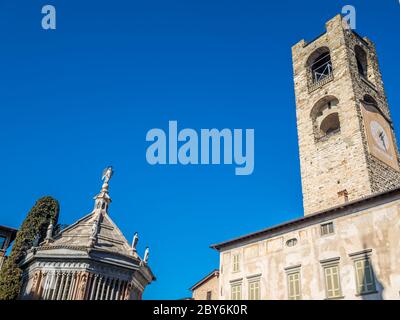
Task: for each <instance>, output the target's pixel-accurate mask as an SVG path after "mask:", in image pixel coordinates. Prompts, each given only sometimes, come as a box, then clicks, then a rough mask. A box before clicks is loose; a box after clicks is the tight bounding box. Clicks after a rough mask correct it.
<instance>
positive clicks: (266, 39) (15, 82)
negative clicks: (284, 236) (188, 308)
mask: <svg viewBox="0 0 400 320" xmlns="http://www.w3.org/2000/svg"><path fill="white" fill-rule="evenodd" d="M45 4H53V5H55V7H56V9H57V30H55V31H44V30H43V29H41V17H42V14H41V7H42V6H43V5H45ZM345 4H352V5H354V6H355V7H356V9H357V31H358V33H360V34H362V35H367V36H369V37H370V38H371V39H372V40H374V41H375V42H376V46H377V50H378V55H379V58H380V65H381V69H382V73H383V79H384V81H385V85H386V91H387V95H388V99H389V104H390V106H391V111H392V116H393V120H394V124H395V128H397V127H398V125H399V124H400V113H399V110H398V108H397V106H398V105H399V103H400V96H399V94H398V91H399V90H398V89H399V88H398V83H399V81H398V75H399V74H400V67H399V63H398V59H399V56H398V52H399V50H400V44H399V42H398V37H399V35H398V33H399V21H400V19H399V16H400V4H399V3H398V1H396V0H391V1H389V0H386V1H351V2H348V1H323V2H321V1H316V0H304V1H276V2H269V1H261V0H260V1H254V0H250V1H249V0H246V1H244V0H239V1H225V0H224V1H220V0H202V1H186V0H180V1H176V0H170V1H164V0H163V1H162V0H153V1H136V0H114V1H112V2H110V1H107V2H106V1H76V0H75V1H73V0H69V1H59V0H52V1H50V0H49V1H46V2H45V1H36V0H31V1H29V3H28V2H27V1H21V0H13V1H5V0H1V1H0V39H1V50H0V58H1V59H0V61H1V62H0V68H1V70H0V108H1V117H0V146H1V157H0V166H1V167H2V168H3V170H2V174H1V184H0V192H1V195H2V201H1V203H2V208H1V210H0V224H2V225H8V226H12V227H18V226H19V225H20V223H21V222H22V220H23V219H24V217H25V215H26V213H27V212H28V210H29V209H30V207H31V206H32V205H33V204H34V202H35V200H36V199H37V198H39V197H41V196H43V195H52V196H54V197H55V198H57V199H58V200H59V201H60V204H61V216H60V221H59V222H60V223H66V224H70V223H73V222H74V221H75V220H77V219H78V218H80V217H82V216H83V215H85V214H87V213H89V212H90V211H91V210H92V206H93V201H92V197H93V196H94V195H95V194H96V193H97V192H98V191H99V189H100V186H101V181H100V175H101V172H102V169H103V168H104V167H106V166H107V165H113V166H114V168H115V175H114V177H113V179H112V181H111V183H110V193H111V196H112V198H113V203H112V205H111V208H110V215H111V217H112V218H113V220H114V221H115V222H116V223H117V225H118V226H119V227H120V228H121V230H122V231H123V233H124V234H125V235H126V237H127V239H128V240H129V241H130V240H131V239H132V235H133V233H134V232H135V231H138V232H139V234H140V241H139V251H140V252H142V253H143V251H144V248H145V246H146V245H149V246H150V249H151V256H150V260H149V262H150V265H151V266H152V269H153V271H154V273H155V275H156V276H157V281H156V282H154V283H153V284H151V285H150V286H149V287H148V288H147V289H146V292H145V295H144V298H145V299H179V298H182V297H186V296H189V295H190V292H189V291H188V290H187V289H188V288H189V287H191V285H193V284H194V283H195V282H197V281H198V280H199V279H200V278H201V277H203V276H204V275H206V274H207V273H209V272H210V271H211V270H212V269H214V268H217V267H218V254H217V253H216V252H215V251H213V250H211V249H210V248H209V246H210V245H211V244H213V243H216V242H221V241H224V240H228V239H230V238H234V237H237V236H240V235H243V234H246V233H249V232H254V231H256V230H259V229H262V228H265V227H268V226H271V225H274V224H277V223H280V222H283V221H285V220H288V219H293V218H296V217H300V216H301V215H302V198H301V184H300V173H299V161H298V147H297V132H296V115H295V101H294V92H293V79H292V66H291V46H292V45H293V44H295V43H297V42H298V41H299V40H301V39H303V38H304V39H306V40H311V39H313V38H315V37H316V36H317V35H319V34H320V33H322V32H323V31H324V24H325V22H326V21H327V20H329V19H330V18H332V17H333V16H335V15H336V14H338V13H340V11H341V8H342V7H343V5H345ZM169 120H176V121H178V126H179V127H180V128H181V129H183V128H186V127H188V128H193V129H196V130H200V129H201V128H219V129H223V128H230V129H234V128H241V129H246V128H254V129H255V170H254V173H253V174H252V175H250V176H235V174H234V167H233V166H222V165H221V166H182V165H176V166H150V165H149V164H147V162H146V158H145V153H146V148H147V147H148V145H149V143H147V142H146V141H145V137H146V133H147V131H148V130H150V129H152V128H163V129H165V130H166V129H167V127H168V121H169Z"/></svg>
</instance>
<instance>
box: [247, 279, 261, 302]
mask: <svg viewBox="0 0 400 320" xmlns="http://www.w3.org/2000/svg"><path fill="white" fill-rule="evenodd" d="M249 300H260V280H257V281H251V282H249Z"/></svg>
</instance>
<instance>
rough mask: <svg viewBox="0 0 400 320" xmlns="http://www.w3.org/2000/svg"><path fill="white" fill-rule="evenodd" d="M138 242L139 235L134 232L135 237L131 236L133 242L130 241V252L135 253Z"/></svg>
mask: <svg viewBox="0 0 400 320" xmlns="http://www.w3.org/2000/svg"><path fill="white" fill-rule="evenodd" d="M138 241H139V234H138V233H137V232H135V235H134V236H133V240H132V250H133V251H136V246H137V243H138Z"/></svg>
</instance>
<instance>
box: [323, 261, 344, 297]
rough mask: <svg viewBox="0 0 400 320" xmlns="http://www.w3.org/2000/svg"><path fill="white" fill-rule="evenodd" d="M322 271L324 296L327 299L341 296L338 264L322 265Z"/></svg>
mask: <svg viewBox="0 0 400 320" xmlns="http://www.w3.org/2000/svg"><path fill="white" fill-rule="evenodd" d="M324 273H325V288H326V297H327V298H328V299H334V298H339V297H341V296H342V290H341V287H340V274H339V266H338V265H332V266H326V267H324Z"/></svg>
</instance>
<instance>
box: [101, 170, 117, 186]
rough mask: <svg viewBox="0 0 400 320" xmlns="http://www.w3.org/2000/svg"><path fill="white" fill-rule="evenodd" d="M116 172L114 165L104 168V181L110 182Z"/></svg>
mask: <svg viewBox="0 0 400 320" xmlns="http://www.w3.org/2000/svg"><path fill="white" fill-rule="evenodd" d="M113 174H114V171H113V167H111V166H110V167H107V168H105V169H104V170H103V176H102V178H101V179H102V180H103V181H104V183H105V184H108V182H109V181H110V180H111V178H112V176H113Z"/></svg>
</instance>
